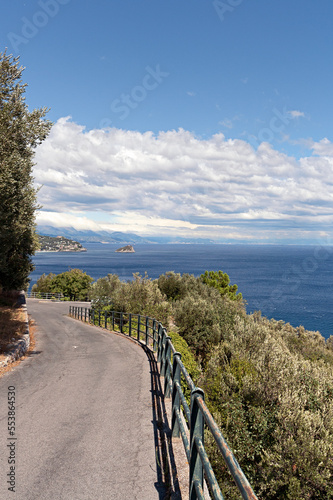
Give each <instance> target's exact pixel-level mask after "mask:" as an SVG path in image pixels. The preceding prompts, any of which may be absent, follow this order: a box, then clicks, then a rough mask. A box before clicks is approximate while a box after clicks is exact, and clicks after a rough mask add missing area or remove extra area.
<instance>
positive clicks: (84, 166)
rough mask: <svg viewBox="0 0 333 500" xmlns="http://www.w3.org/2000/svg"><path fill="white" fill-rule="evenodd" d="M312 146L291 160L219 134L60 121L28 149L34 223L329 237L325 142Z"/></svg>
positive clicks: (329, 156) (331, 176) (332, 156)
mask: <svg viewBox="0 0 333 500" xmlns="http://www.w3.org/2000/svg"><path fill="white" fill-rule="evenodd" d="M312 149H313V152H314V154H315V155H317V156H310V157H306V158H302V159H301V160H299V161H296V160H295V159H294V158H292V157H288V156H287V155H285V154H282V153H280V152H278V151H276V150H274V149H273V148H272V146H270V145H269V144H268V143H262V144H261V145H260V146H259V148H258V150H257V151H256V150H255V149H253V148H252V147H251V146H250V144H248V143H247V142H246V141H243V140H231V139H229V140H226V139H225V137H224V135H223V134H217V135H214V136H213V137H211V138H210V139H207V140H203V139H199V138H197V137H195V136H194V135H193V134H192V133H190V132H188V131H185V130H183V129H180V130H178V131H174V130H172V131H167V132H160V133H159V134H158V135H157V136H155V135H154V134H153V133H152V132H146V133H139V132H134V131H126V130H119V129H106V130H103V129H96V130H91V131H85V129H84V127H81V126H79V125H77V124H75V123H73V122H72V121H71V120H70V118H68V117H67V118H62V119H61V120H59V121H58V122H57V123H56V124H55V125H54V127H53V129H52V131H51V134H50V136H49V138H48V139H47V140H46V141H45V142H44V143H43V144H42V145H41V146H39V147H38V149H37V152H36V162H37V164H36V166H35V169H34V176H35V179H36V183H37V184H42V185H43V187H42V188H41V190H40V192H39V202H40V203H41V204H42V205H43V207H44V209H43V211H42V212H40V214H39V216H38V222H39V223H43V224H45V223H47V222H46V221H47V220H48V221H49V223H50V224H53V225H60V226H61V225H63V226H64V225H72V226H73V227H76V228H77V229H78V228H80V229H83V228H84V227H86V228H87V229H92V230H98V228H101V227H102V228H104V229H107V230H110V231H112V230H122V231H134V232H137V233H140V234H143V235H144V234H147V235H148V234H149V235H153V234H165V233H168V232H170V233H172V234H179V235H181V234H182V235H183V236H192V237H198V236H200V237H209V238H217V239H220V238H221V239H223V238H230V239H236V240H239V239H243V240H247V239H254V240H263V241H266V240H270V241H271V240H274V241H275V240H276V239H281V241H282V239H283V238H287V237H288V238H289V237H290V238H297V237H305V236H304V235H307V234H308V231H310V233H311V234H312V236H313V238H315V237H317V236H318V237H319V234H320V232H321V233H323V232H329V233H330V234H331V227H332V223H333V214H332V211H331V206H332V202H333V198H332V192H331V185H332V183H333V168H332V166H333V144H332V143H331V142H330V141H328V139H323V140H322V141H320V142H318V143H314V142H312ZM87 211H88V212H89V213H90V215H89V217H85V212H87ZM93 213H96V214H101V213H104V214H106V218H107V217H109V220H110V223H108V222H103V223H100V222H98V220H99V218H98V217H97V216H96V221H95V220H94V216H93V215H91V214H93ZM52 214H53V215H52ZM316 215H317V216H318V219H317V221H318V224H317V225H316V222H315V221H316ZM104 219H105V217H104ZM41 221H44V222H41ZM64 221H66V223H65V222H64ZM291 226H292V227H291ZM299 231H301V232H302V235H301V233H300V232H299ZM298 232H299V233H298ZM286 235H287V236H286ZM297 235H299V236H297ZM306 237H308V236H306Z"/></svg>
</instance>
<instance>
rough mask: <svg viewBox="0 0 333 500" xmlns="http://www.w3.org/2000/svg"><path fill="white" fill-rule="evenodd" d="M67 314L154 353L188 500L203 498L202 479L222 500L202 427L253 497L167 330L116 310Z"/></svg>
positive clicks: (251, 498)
mask: <svg viewBox="0 0 333 500" xmlns="http://www.w3.org/2000/svg"><path fill="white" fill-rule="evenodd" d="M69 315H70V316H72V317H73V318H76V319H80V320H81V321H85V322H87V323H90V324H93V325H97V326H100V327H103V328H106V329H108V330H111V331H119V332H121V333H123V334H125V335H128V336H129V337H132V338H134V339H136V340H137V341H138V342H140V343H142V344H144V345H146V346H147V347H149V348H150V349H152V350H153V351H154V352H157V361H158V362H159V363H160V374H161V376H163V377H164V396H165V397H171V398H172V418H171V429H172V436H173V437H181V438H182V441H183V445H184V449H185V453H186V456H187V459H188V463H189V469H190V470H189V473H190V482H189V484H190V488H189V499H190V500H204V499H205V495H204V479H205V480H206V483H207V485H208V488H209V492H210V495H211V496H212V497H213V498H214V500H223V499H224V497H223V495H222V492H221V489H220V486H219V484H218V481H217V479H216V477H215V474H214V471H213V468H212V466H211V463H210V461H209V458H208V455H207V452H206V450H205V443H204V434H205V429H207V430H208V431H209V432H210V433H211V435H212V436H213V438H214V440H215V443H216V446H217V448H218V449H219V451H220V453H221V455H222V457H223V459H224V461H225V463H226V465H227V467H228V469H229V471H230V473H231V475H232V477H233V479H234V481H235V483H236V486H237V488H238V490H239V492H240V494H241V496H242V498H243V499H245V500H255V499H257V496H256V495H255V493H254V492H253V490H252V487H251V485H250V483H249V482H248V480H247V478H246V476H245V475H244V473H243V471H242V469H241V468H240V466H239V464H238V462H237V460H236V458H235V457H234V455H233V453H232V451H231V449H230V448H229V446H228V444H227V442H226V441H225V439H224V437H223V435H222V432H221V431H220V429H219V428H218V426H217V424H216V422H215V420H214V418H213V416H212V414H211V413H210V411H209V409H208V407H207V405H206V404H205V397H204V392H203V390H202V389H200V388H199V387H196V386H195V384H194V382H193V380H192V379H191V377H190V375H189V373H188V372H187V370H186V368H185V366H184V364H183V363H182V360H181V354H180V353H179V352H177V351H176V350H175V348H174V346H173V344H172V342H171V338H170V337H168V335H167V331H166V329H165V328H164V327H163V325H162V324H161V323H160V322H158V321H156V320H155V319H152V318H149V317H148V316H141V315H139V314H129V313H123V312H116V311H111V312H109V313H103V314H102V313H101V312H98V311H94V310H92V309H88V308H83V307H77V306H70V308H69ZM183 383H186V385H187V387H188V388H189V390H190V393H191V397H190V400H189V401H188V400H187V398H186V396H185V394H184V391H183V390H182V385H183ZM257 500H258V499H257Z"/></svg>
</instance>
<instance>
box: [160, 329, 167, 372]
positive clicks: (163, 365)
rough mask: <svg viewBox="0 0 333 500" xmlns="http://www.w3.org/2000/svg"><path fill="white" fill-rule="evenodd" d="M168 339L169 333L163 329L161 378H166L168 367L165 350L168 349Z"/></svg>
mask: <svg viewBox="0 0 333 500" xmlns="http://www.w3.org/2000/svg"><path fill="white" fill-rule="evenodd" d="M166 337H167V331H166V329H165V328H162V335H161V352H160V358H161V359H160V361H161V371H160V374H161V377H165V367H166V362H165V349H166V345H165V342H166V340H165V339H166Z"/></svg>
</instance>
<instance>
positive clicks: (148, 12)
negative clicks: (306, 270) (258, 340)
mask: <svg viewBox="0 0 333 500" xmlns="http://www.w3.org/2000/svg"><path fill="white" fill-rule="evenodd" d="M332 19H333V3H332V1H331V0H320V2H314V1H313V0H302V1H301V0H293V1H292V2H290V0H280V1H279V2H276V1H272V0H270V1H269V0H251V1H249V0H223V1H222V0H214V1H211V0H169V1H168V2H165V1H161V0H155V1H153V0H121V1H120V0H117V1H116V0H113V1H110V0H94V1H92V0H39V1H33V0H31V1H29V2H28V1H25V2H24V1H23V0H22V1H20V0H15V1H12V2H6V4H5V5H4V6H2V15H1V19H0V32H1V35H2V37H1V39H2V48H0V50H3V49H4V48H5V47H6V46H7V47H8V52H9V53H13V54H14V55H19V56H20V60H21V63H22V65H23V66H25V67H26V70H25V71H24V74H23V76H24V81H26V82H27V83H28V85H29V86H28V88H27V93H26V101H27V104H28V105H29V108H30V109H33V108H36V107H41V106H47V107H49V108H50V111H49V113H48V117H49V119H51V120H52V121H53V122H54V126H53V129H52V131H51V134H50V136H49V138H48V139H47V140H46V141H45V142H44V143H43V144H42V145H41V146H39V147H38V149H37V151H36V166H35V170H34V176H35V179H36V184H37V185H38V186H42V187H41V189H40V191H39V202H40V203H41V204H42V205H43V209H42V210H41V211H40V213H39V214H38V222H39V223H40V224H48V225H54V226H57V227H62V226H71V227H74V228H76V229H80V230H82V229H93V230H100V229H104V230H105V229H106V230H110V231H114V230H116V231H125V232H126V231H130V232H136V233H137V234H140V235H142V236H152V235H170V234H172V235H175V236H183V237H190V238H209V239H213V240H216V241H220V242H236V243H237V242H245V243H318V242H320V243H321V244H332V241H333V230H332V227H333V226H332V222H333V210H332V206H333V193H332V184H333V171H332V166H333V142H332V141H333V138H332V119H331V117H332V116H333V100H332V98H331V87H332V80H333V78H332V73H333V72H332V49H333V30H332Z"/></svg>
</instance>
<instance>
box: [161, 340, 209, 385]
mask: <svg viewBox="0 0 333 500" xmlns="http://www.w3.org/2000/svg"><path fill="white" fill-rule="evenodd" d="M168 336H169V337H171V342H172V344H173V346H174V348H175V349H176V351H177V352H180V354H181V355H182V362H183V364H184V366H185V368H186V370H187V371H188V373H189V375H190V377H191V378H192V380H193V382H194V383H195V384H197V383H198V380H199V377H200V374H201V370H200V367H199V365H198V363H197V361H196V359H195V357H194V354H193V353H192V351H191V350H190V348H189V346H188V344H187V342H186V340H185V339H184V338H183V337H182V336H181V335H179V333H177V332H174V331H170V332H168Z"/></svg>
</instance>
